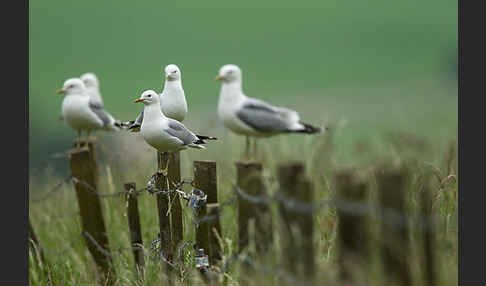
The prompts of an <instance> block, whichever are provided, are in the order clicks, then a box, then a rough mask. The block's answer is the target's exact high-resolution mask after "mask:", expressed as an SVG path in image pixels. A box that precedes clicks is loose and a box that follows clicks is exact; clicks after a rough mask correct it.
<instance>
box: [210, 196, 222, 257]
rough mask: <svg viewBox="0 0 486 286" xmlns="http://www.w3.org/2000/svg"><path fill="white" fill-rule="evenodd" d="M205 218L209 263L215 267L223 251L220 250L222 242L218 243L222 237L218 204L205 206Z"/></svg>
mask: <svg viewBox="0 0 486 286" xmlns="http://www.w3.org/2000/svg"><path fill="white" fill-rule="evenodd" d="M206 217H208V218H209V220H208V231H209V250H210V252H209V263H210V264H211V265H216V264H218V263H219V262H220V261H221V260H222V259H223V249H222V248H221V243H222V241H220V240H222V239H223V236H222V232H221V224H220V223H219V204H217V203H212V204H207V205H206ZM220 242H221V243H220Z"/></svg>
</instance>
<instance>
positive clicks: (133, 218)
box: [124, 183, 145, 273]
mask: <svg viewBox="0 0 486 286" xmlns="http://www.w3.org/2000/svg"><path fill="white" fill-rule="evenodd" d="M124 187H125V191H126V192H127V195H126V202H127V203H126V206H127V217H128V227H129V229H130V242H131V245H132V252H133V257H134V259H135V264H136V270H137V273H139V272H143V267H144V265H145V259H144V253H143V248H142V247H143V241H142V231H141V227H140V216H139V212H138V199H137V194H136V193H135V191H136V185H135V183H126V184H125V185H124Z"/></svg>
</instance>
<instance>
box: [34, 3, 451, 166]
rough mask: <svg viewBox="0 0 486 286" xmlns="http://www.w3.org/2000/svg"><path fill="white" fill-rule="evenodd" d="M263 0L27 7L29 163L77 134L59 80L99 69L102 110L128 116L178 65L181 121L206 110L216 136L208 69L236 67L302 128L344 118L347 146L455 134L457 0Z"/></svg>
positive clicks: (197, 122)
mask: <svg viewBox="0 0 486 286" xmlns="http://www.w3.org/2000/svg"><path fill="white" fill-rule="evenodd" d="M178 2H181V1H178ZM208 2H211V3H208ZM261 2H262V1H244V2H243V1H240V2H236V1H196V2H195V3H182V4H179V3H171V2H167V3H166V2H164V1H144V2H143V3H140V1H93V0H83V1H61V0H50V1H40V0H33V1H30V52H29V56H30V59H29V60H30V79H29V82H30V86H29V89H30V94H29V157H30V168H33V167H37V166H39V165H40V164H41V162H43V161H45V160H49V159H50V155H51V154H53V153H56V152H64V151H66V150H67V149H68V148H69V147H70V145H71V144H72V140H73V139H74V137H75V132H74V131H73V130H71V129H70V128H69V127H67V126H65V125H64V124H63V123H61V122H59V121H58V118H59V116H60V113H61V103H62V99H63V98H62V97H61V96H56V95H55V90H56V89H58V88H60V87H61V86H62V84H63V82H64V80H65V79H67V78H70V77H77V76H80V75H81V74H82V73H84V72H95V73H96V74H97V75H98V77H99V78H100V81H101V92H102V96H103V99H104V103H105V107H106V108H107V110H109V111H110V112H111V113H112V114H113V115H114V116H115V117H117V118H119V119H121V120H129V119H134V118H135V116H136V115H137V113H138V112H139V111H140V110H141V106H138V105H134V104H132V101H133V99H134V98H136V97H138V96H139V95H140V93H141V92H142V91H143V90H145V89H155V90H157V91H161V89H162V86H163V75H162V72H163V68H164V66H165V65H167V64H170V63H175V64H177V65H178V66H179V67H180V68H181V70H182V76H183V86H184V89H185V91H186V97H187V101H188V104H189V110H190V112H191V114H189V116H188V117H187V120H186V121H185V122H184V123H186V124H187V125H188V126H190V127H192V126H195V127H199V126H202V125H203V123H204V122H205V121H204V120H201V119H198V117H197V116H202V117H203V118H208V122H210V124H214V125H215V126H219V127H218V128H219V129H215V131H214V132H212V134H211V135H215V136H220V135H221V134H218V133H220V132H223V131H220V130H223V129H222V128H220V124H221V123H219V122H218V121H217V117H216V114H215V111H216V106H217V100H218V94H219V88H220V84H219V83H216V82H215V81H214V77H215V75H216V74H217V72H218V69H219V68H220V66H221V65H223V64H227V63H232V64H237V65H239V66H240V67H241V68H242V70H243V81H244V82H243V88H244V91H245V93H246V94H247V95H249V96H254V97H258V98H261V99H264V100H267V101H269V102H271V103H275V104H279V103H281V104H287V106H289V107H292V108H295V109H297V110H298V111H299V112H300V113H301V117H302V118H303V120H305V121H308V122H314V123H317V124H322V123H323V122H327V121H331V122H338V121H339V120H342V119H344V120H346V122H348V123H347V124H348V126H350V128H349V129H348V131H349V132H348V135H349V136H344V137H342V139H341V140H342V142H343V144H344V143H345V142H347V141H351V139H353V140H354V139H356V138H359V136H374V135H373V134H374V133H373V132H374V131H375V130H376V131H377V130H379V129H382V128H388V129H395V128H396V129H400V130H405V131H408V132H412V133H417V134H419V135H423V136H429V137H431V138H433V139H436V140H438V141H440V140H443V139H444V140H445V139H446V138H450V137H452V136H454V134H455V132H456V130H457V44H458V43H457V39H458V37H457V6H458V4H457V1H450V0H441V1H438V0H431V1H416V0H413V1H379V0H372V1H357V0H355V1H337V0H332V1H320V2H316V3H307V2H302V1H287V0H285V1H266V2H265V3H261ZM183 5H186V6H187V7H184V6H183ZM207 124H209V123H207ZM215 133H216V134H215ZM98 134H99V135H100V136H105V135H104V134H103V133H98ZM346 140H347V141H346Z"/></svg>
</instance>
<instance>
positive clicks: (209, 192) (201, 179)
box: [193, 161, 222, 284]
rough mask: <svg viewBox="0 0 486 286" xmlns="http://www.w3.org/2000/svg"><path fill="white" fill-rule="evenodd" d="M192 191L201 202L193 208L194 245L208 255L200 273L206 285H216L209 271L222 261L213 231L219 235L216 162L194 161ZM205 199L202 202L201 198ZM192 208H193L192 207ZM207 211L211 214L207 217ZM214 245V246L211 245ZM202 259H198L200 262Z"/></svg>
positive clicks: (197, 249) (214, 277) (214, 276)
mask: <svg viewBox="0 0 486 286" xmlns="http://www.w3.org/2000/svg"><path fill="white" fill-rule="evenodd" d="M193 185H194V188H196V190H194V191H193V192H196V193H197V194H198V195H199V198H200V199H201V200H202V201H201V202H198V203H197V207H195V208H194V218H195V222H196V223H195V228H196V229H195V231H196V243H195V248H196V251H197V252H198V253H205V254H206V255H208V257H207V258H208V265H206V266H204V267H200V273H201V275H202V276H203V279H204V281H205V282H206V283H208V284H214V283H216V279H217V277H216V275H215V273H213V272H212V271H210V270H209V269H210V268H209V267H210V265H213V264H215V263H218V262H219V261H220V260H221V259H222V255H221V249H220V247H219V243H217V244H214V242H215V241H216V242H217V240H218V239H217V235H216V234H215V233H214V231H213V229H214V230H216V231H217V232H218V234H219V235H221V227H220V226H219V215H218V212H217V205H218V204H217V202H218V197H217V190H218V189H217V176H216V162H214V161H194V183H193ZM204 197H205V198H206V201H205V202H204V200H203V198H204ZM193 207H194V206H193ZM208 211H209V212H211V213H210V216H208ZM213 244H214V245H213ZM201 259H202V258H199V260H200V261H202V260H201Z"/></svg>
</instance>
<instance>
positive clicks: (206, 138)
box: [196, 135, 218, 140]
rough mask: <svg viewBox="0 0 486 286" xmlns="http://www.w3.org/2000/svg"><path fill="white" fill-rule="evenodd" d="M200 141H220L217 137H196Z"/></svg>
mask: <svg viewBox="0 0 486 286" xmlns="http://www.w3.org/2000/svg"><path fill="white" fill-rule="evenodd" d="M196 136H197V138H198V139H199V140H218V138H216V137H211V136H204V135H196Z"/></svg>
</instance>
